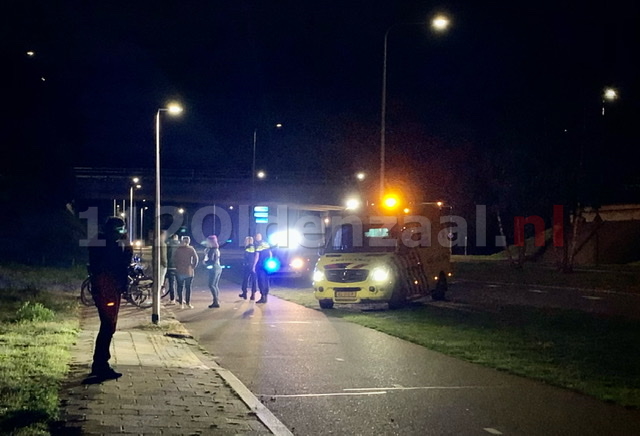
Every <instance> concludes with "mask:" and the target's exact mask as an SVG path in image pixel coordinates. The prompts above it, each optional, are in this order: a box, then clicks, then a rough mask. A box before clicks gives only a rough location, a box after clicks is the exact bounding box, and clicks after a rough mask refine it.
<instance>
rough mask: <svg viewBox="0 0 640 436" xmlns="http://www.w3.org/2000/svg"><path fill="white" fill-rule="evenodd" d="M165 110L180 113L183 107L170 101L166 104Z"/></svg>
mask: <svg viewBox="0 0 640 436" xmlns="http://www.w3.org/2000/svg"><path fill="white" fill-rule="evenodd" d="M167 110H168V111H169V113H170V114H173V115H177V114H180V113H182V111H183V110H184V109H183V108H182V106H180V105H179V104H178V103H170V104H169V105H168V106H167Z"/></svg>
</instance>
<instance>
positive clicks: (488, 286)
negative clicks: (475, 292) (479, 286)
mask: <svg viewBox="0 0 640 436" xmlns="http://www.w3.org/2000/svg"><path fill="white" fill-rule="evenodd" d="M499 287H501V285H487V288H499Z"/></svg>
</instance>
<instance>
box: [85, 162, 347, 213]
mask: <svg viewBox="0 0 640 436" xmlns="http://www.w3.org/2000/svg"><path fill="white" fill-rule="evenodd" d="M133 177H140V179H141V181H140V184H141V186H142V187H141V189H139V190H136V191H135V194H134V195H135V199H136V201H140V200H142V199H146V200H148V201H153V199H154V192H155V170H154V169H151V168H89V167H76V168H74V179H75V198H76V200H77V201H79V202H83V203H91V202H104V201H113V200H118V201H122V200H127V201H128V199H129V190H130V187H131V179H132V178H133ZM252 185H253V186H252ZM358 189H359V185H358V183H357V180H355V178H354V177H352V175H348V176H347V175H344V176H343V175H338V176H336V177H325V176H314V175H312V174H309V173H288V174H279V175H269V176H267V177H266V178H265V179H262V180H260V179H257V178H256V179H255V181H254V183H252V180H251V174H249V173H247V174H240V175H238V174H225V173H224V172H222V171H219V170H206V171H205V170H173V169H165V170H163V171H162V173H161V192H162V202H163V203H165V204H171V203H174V204H187V203H191V204H212V203H218V204H224V203H227V204H255V203H256V202H259V203H285V204H288V203H304V204H323V205H340V204H342V203H343V202H344V199H345V197H346V196H347V195H349V194H352V193H356V192H357V191H358Z"/></svg>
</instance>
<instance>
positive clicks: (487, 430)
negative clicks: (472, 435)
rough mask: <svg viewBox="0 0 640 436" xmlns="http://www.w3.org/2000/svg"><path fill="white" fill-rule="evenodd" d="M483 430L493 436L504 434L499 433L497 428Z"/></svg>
mask: <svg viewBox="0 0 640 436" xmlns="http://www.w3.org/2000/svg"><path fill="white" fill-rule="evenodd" d="M483 430H484V431H486V432H487V433H491V434H502V432H501V431H498V430H496V429H495V428H491V427H487V428H483Z"/></svg>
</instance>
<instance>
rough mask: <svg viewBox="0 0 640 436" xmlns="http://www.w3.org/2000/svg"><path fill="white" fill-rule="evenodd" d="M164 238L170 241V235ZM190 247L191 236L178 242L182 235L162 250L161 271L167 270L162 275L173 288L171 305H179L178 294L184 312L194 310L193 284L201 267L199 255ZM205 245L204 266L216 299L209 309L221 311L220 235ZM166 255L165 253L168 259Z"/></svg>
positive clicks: (170, 289) (171, 240)
mask: <svg viewBox="0 0 640 436" xmlns="http://www.w3.org/2000/svg"><path fill="white" fill-rule="evenodd" d="M163 233H165V232H163ZM163 236H164V237H166V234H165V235H163ZM163 240H164V238H163ZM190 244H191V238H190V237H189V236H183V237H182V238H180V239H179V241H178V235H173V236H172V237H171V238H170V239H169V240H167V241H166V244H163V245H161V248H160V252H161V261H160V265H161V268H163V267H165V268H166V274H162V271H161V274H160V276H161V277H164V278H165V281H166V282H167V285H168V286H169V304H176V294H177V297H178V298H177V301H178V302H179V303H180V307H181V308H182V309H184V308H185V307H188V308H189V309H193V305H192V304H191V284H192V282H193V278H194V277H195V272H196V267H197V266H198V264H199V258H198V253H197V252H196V250H195V248H193V247H192V246H191V245H190ZM205 245H206V249H205V252H204V259H203V263H204V266H205V268H206V269H207V271H208V274H209V279H208V285H209V290H210V291H211V295H212V296H213V303H211V304H210V305H209V308H211V309H212V308H215V307H220V299H219V296H220V288H219V287H218V284H219V283H220V276H221V275H222V265H221V264H220V244H219V243H218V237H217V236H216V235H211V236H209V237H207V240H206V242H205ZM162 253H164V256H163V255H162ZM163 258H164V264H163Z"/></svg>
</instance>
